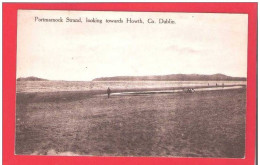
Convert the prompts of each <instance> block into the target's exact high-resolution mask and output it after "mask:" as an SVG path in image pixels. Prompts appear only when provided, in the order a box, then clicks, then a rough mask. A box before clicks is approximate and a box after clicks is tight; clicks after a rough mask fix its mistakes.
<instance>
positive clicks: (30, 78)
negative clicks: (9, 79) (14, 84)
mask: <svg viewBox="0 0 260 165" xmlns="http://www.w3.org/2000/svg"><path fill="white" fill-rule="evenodd" d="M17 81H48V80H47V79H43V78H38V77H33V76H31V77H20V78H18V79H17Z"/></svg>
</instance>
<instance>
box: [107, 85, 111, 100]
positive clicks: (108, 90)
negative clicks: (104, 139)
mask: <svg viewBox="0 0 260 165" xmlns="http://www.w3.org/2000/svg"><path fill="white" fill-rule="evenodd" d="M110 93H111V90H110V88H109V87H108V88H107V98H109V97H110Z"/></svg>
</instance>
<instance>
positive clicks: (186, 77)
mask: <svg viewBox="0 0 260 165" xmlns="http://www.w3.org/2000/svg"><path fill="white" fill-rule="evenodd" d="M92 81H246V78H245V77H231V76H227V75H224V74H213V75H200V74H170V75H156V76H116V77H101V78H95V79H93V80H92Z"/></svg>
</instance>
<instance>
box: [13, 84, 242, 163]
mask: <svg viewBox="0 0 260 165" xmlns="http://www.w3.org/2000/svg"><path fill="white" fill-rule="evenodd" d="M102 94H103V95H102ZM16 103H17V104H16V141H15V145H16V146H15V153H16V154H21V155H33V154H36V155H55V154H57V155H97V156H169V157H170V156H171V157H219V158H227V157H228V158H242V157H244V153H245V152H244V148H245V114H246V112H245V111H246V88H239V89H229V90H217V91H199V92H194V93H184V92H182V93H171V94H152V95H149V94H148V95H125V96H124V95H123V96H116V95H114V96H113V95H112V96H111V98H109V99H108V98H107V96H106V95H104V91H102V90H97V91H92V92H51V93H49V92H45V93H44V92H42V93H17V98H16Z"/></svg>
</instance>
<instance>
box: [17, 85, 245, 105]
mask: <svg viewBox="0 0 260 165" xmlns="http://www.w3.org/2000/svg"><path fill="white" fill-rule="evenodd" d="M233 87H239V88H233ZM188 88H189V89H191V88H194V89H195V93H198V92H214V91H223V90H238V89H242V90H244V89H246V85H226V86H224V88H223V87H222V86H217V87H216V86H191V87H171V88H142V89H141V88H136V89H124V90H123V89H111V91H112V92H111V96H130V95H133V96H138V95H149V94H153V95H154V94H177V93H178V94H181V93H184V94H189V93H187V92H185V91H184V89H188ZM212 89H214V90H212ZM215 89H216V90H215ZM105 96H107V90H91V91H56V92H20V93H16V103H18V104H19V103H27V102H28V103H29V102H60V101H76V100H81V99H86V98H92V97H105Z"/></svg>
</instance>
